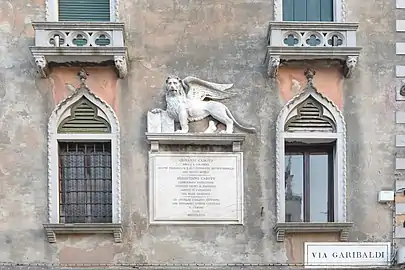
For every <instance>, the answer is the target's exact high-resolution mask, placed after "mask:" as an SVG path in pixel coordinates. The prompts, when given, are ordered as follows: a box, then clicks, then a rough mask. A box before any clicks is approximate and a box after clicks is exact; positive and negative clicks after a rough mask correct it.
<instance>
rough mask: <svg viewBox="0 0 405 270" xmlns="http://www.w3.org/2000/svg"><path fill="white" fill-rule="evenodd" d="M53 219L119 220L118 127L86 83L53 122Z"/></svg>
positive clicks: (70, 98)
mask: <svg viewBox="0 0 405 270" xmlns="http://www.w3.org/2000/svg"><path fill="white" fill-rule="evenodd" d="M49 134H50V136H49V149H48V151H49V153H50V155H49V187H50V189H49V197H50V199H49V203H50V204H49V223H51V224H55V223H86V224H87V223H92V224H99V223H120V222H121V214H120V213H121V210H120V175H119V172H120V169H119V154H120V153H119V127H118V122H117V120H116V117H115V115H114V112H113V110H112V109H111V107H109V106H108V105H107V104H106V103H104V102H102V101H101V100H100V99H98V98H97V97H96V96H94V95H93V94H92V93H91V92H90V91H89V90H88V89H87V88H86V87H85V86H83V85H82V87H81V88H80V89H79V90H77V92H76V93H75V94H74V95H73V96H71V97H69V98H68V99H67V100H65V101H63V102H62V103H61V104H60V105H59V106H58V107H57V108H56V109H55V111H54V112H53V114H52V116H51V118H50V123H49Z"/></svg>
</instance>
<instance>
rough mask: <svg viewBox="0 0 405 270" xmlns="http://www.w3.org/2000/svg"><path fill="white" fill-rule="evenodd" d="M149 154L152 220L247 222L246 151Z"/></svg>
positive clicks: (161, 221) (195, 222) (191, 222)
mask: <svg viewBox="0 0 405 270" xmlns="http://www.w3.org/2000/svg"><path fill="white" fill-rule="evenodd" d="M149 155H150V156H149V174H150V177H149V191H150V198H149V202H150V222H151V223H155V224H156V223H163V224H242V223H243V165H242V164H243V153H218V152H214V153H198V154H197V153H150V154H149Z"/></svg>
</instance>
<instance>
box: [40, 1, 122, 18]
mask: <svg viewBox="0 0 405 270" xmlns="http://www.w3.org/2000/svg"><path fill="white" fill-rule="evenodd" d="M118 6H119V0H110V22H118V20H119V11H118ZM45 10H46V21H47V22H58V21H59V0H46V1H45Z"/></svg>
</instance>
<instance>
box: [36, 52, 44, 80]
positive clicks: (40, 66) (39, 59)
mask: <svg viewBox="0 0 405 270" xmlns="http://www.w3.org/2000/svg"><path fill="white" fill-rule="evenodd" d="M34 61H35V64H36V66H37V70H38V74H39V75H40V76H41V77H42V78H46V76H47V61H46V58H45V56H43V55H34Z"/></svg>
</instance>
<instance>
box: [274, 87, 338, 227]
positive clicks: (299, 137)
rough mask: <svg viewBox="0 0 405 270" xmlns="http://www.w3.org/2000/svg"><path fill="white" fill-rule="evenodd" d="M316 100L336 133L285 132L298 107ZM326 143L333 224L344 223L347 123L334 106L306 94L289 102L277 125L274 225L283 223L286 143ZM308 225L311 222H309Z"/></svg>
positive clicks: (314, 94) (313, 94) (312, 94)
mask: <svg viewBox="0 0 405 270" xmlns="http://www.w3.org/2000/svg"><path fill="white" fill-rule="evenodd" d="M309 97H312V98H314V99H315V100H316V101H318V102H319V103H320V104H321V105H322V107H323V108H324V110H325V109H326V111H327V112H326V113H325V114H326V115H327V116H329V117H331V116H332V117H333V118H332V120H333V121H334V123H335V125H336V132H317V131H312V132H311V130H308V132H285V131H284V130H285V123H287V121H288V120H289V119H291V117H293V116H295V115H296V114H297V111H296V109H297V107H298V106H299V105H300V104H301V103H302V102H304V101H305V100H306V99H307V98H309ZM286 142H305V143H314V144H317V143H329V142H334V143H335V147H334V160H333V162H334V164H333V168H334V179H333V180H334V204H333V205H334V221H333V223H345V222H346V123H345V121H344V118H343V115H342V113H341V112H340V110H339V109H338V108H337V106H336V105H335V104H334V103H333V102H332V101H330V100H328V99H327V98H326V97H324V96H323V95H321V94H320V93H318V92H316V91H309V92H308V91H305V90H304V92H302V93H300V94H298V95H297V96H295V97H294V98H293V99H291V100H290V101H289V102H288V103H287V104H286V105H285V106H284V108H283V109H282V110H281V112H280V113H279V115H278V118H277V123H276V201H277V202H276V205H277V210H276V212H277V223H285V222H286V221H285V178H284V177H285V175H284V173H285V143H286ZM308 223H311V222H308Z"/></svg>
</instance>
